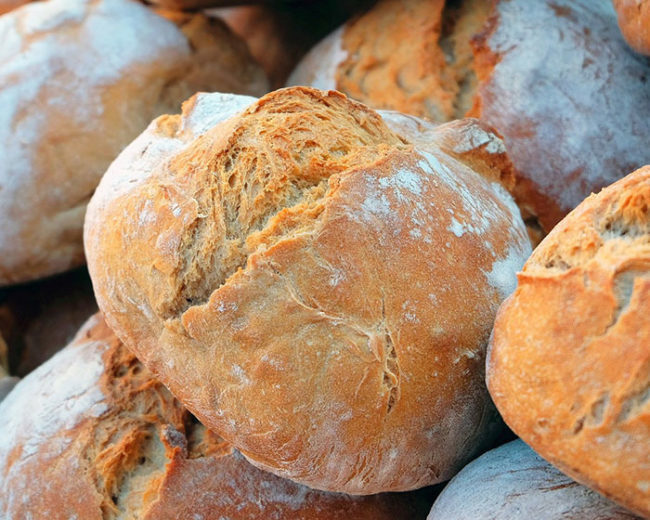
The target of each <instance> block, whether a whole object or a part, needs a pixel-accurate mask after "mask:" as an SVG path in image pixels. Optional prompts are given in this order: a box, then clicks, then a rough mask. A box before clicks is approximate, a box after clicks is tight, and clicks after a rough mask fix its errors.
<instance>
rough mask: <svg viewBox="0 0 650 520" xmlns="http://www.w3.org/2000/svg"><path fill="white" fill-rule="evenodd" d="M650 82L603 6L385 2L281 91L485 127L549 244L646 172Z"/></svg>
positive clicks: (585, 2)
mask: <svg viewBox="0 0 650 520" xmlns="http://www.w3.org/2000/svg"><path fill="white" fill-rule="evenodd" d="M639 2H640V0H632V1H630V2H621V4H625V3H627V4H639ZM641 4H643V2H642V1H641ZM645 5H646V7H647V6H648V4H647V3H646V4H645ZM640 8H641V9H645V8H644V7H642V6H640ZM635 10H636V6H631V7H630V11H635ZM643 16H644V15H639V19H642V18H643ZM645 20H646V23H645V25H644V23H643V22H640V23H639V25H640V27H643V31H646V34H647V32H648V31H650V25H649V24H648V22H647V20H648V19H647V17H646V18H645ZM649 78H650V66H649V64H648V62H647V60H644V59H642V58H641V57H640V56H638V55H635V54H634V53H633V52H630V51H629V49H628V48H627V46H626V44H625V42H624V41H623V39H622V38H621V35H620V33H619V30H618V27H617V25H616V14H615V12H614V9H613V8H612V5H611V3H610V2H609V0H559V1H558V0H542V1H535V2H530V1H527V0H499V1H496V2H488V1H484V0H466V1H463V2H445V1H444V0H407V1H402V0H381V1H379V2H378V3H377V4H376V5H375V7H373V8H372V9H371V10H370V11H368V12H367V13H366V14H365V15H363V16H362V17H359V18H357V19H354V20H352V21H350V22H348V23H347V24H345V25H344V26H343V27H341V28H340V29H338V30H337V31H335V32H334V33H332V34H331V35H330V36H329V37H327V38H326V39H325V40H323V41H322V42H321V43H320V44H319V45H318V46H316V47H315V48H314V49H313V51H311V53H310V54H309V55H307V57H306V58H305V59H304V61H303V62H302V63H301V64H300V65H298V67H297V68H296V70H295V71H294V73H293V74H292V77H290V79H289V83H290V84H307V85H313V86H317V87H319V88H336V89H339V90H341V91H342V92H345V93H346V94H348V95H350V96H352V97H354V98H356V99H359V100H360V101H363V102H364V103H367V104H369V105H370V106H373V107H376V108H384V109H386V108H387V109H392V110H401V111H405V112H409V113H413V114H416V115H419V116H424V117H428V118H431V119H433V120H435V121H448V120H450V119H453V118H458V117H463V116H472V117H479V118H481V119H483V120H484V121H486V122H487V123H489V124H490V125H492V126H494V127H495V128H497V129H498V131H499V132H500V133H501V134H502V135H503V138H504V142H505V144H506V146H507V148H508V152H509V154H510V157H511V158H512V161H513V163H514V165H515V168H516V170H517V185H516V187H515V192H514V193H515V196H516V198H517V201H518V203H519V205H520V207H521V208H522V213H523V214H524V217H529V216H530V217H531V219H532V220H531V224H534V225H535V226H539V227H540V231H541V232H542V234H545V233H548V232H549V231H550V230H551V228H552V227H553V226H554V225H555V224H557V222H558V221H559V220H560V219H561V218H562V217H563V216H564V215H566V214H567V213H568V211H570V210H571V209H573V208H575V207H576V206H577V205H578V203H579V202H580V201H582V199H584V198H585V197H586V196H587V195H589V193H590V192H591V191H597V190H599V189H601V188H603V187H604V186H607V185H608V184H611V183H612V182H614V181H615V180H617V179H619V178H621V177H623V176H624V175H626V174H627V173H629V172H630V171H632V170H633V169H635V168H638V167H640V166H642V165H644V164H646V163H648V162H650V152H649V151H648V147H647V146H646V143H647V136H648V134H650V119H649V118H648V117H647V114H648V113H650V88H648V81H649Z"/></svg>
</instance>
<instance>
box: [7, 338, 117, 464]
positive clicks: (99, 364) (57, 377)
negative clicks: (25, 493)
mask: <svg viewBox="0 0 650 520" xmlns="http://www.w3.org/2000/svg"><path fill="white" fill-rule="evenodd" d="M105 349H106V344H104V343H100V342H87V343H85V344H81V345H74V346H69V347H66V348H64V349H63V350H62V351H60V352H59V353H57V354H56V355H55V356H54V357H52V358H51V359H50V360H49V361H47V362H46V363H44V364H43V365H41V366H40V367H39V368H37V369H36V370H34V372H32V373H31V374H29V375H28V376H27V377H25V379H23V380H22V381H21V382H20V383H18V385H16V387H15V388H14V390H13V392H11V393H10V394H9V396H7V398H6V399H5V400H4V401H3V402H2V403H1V404H0V423H2V435H1V436H0V471H2V472H4V470H3V468H4V465H5V464H6V462H7V457H8V455H9V453H10V452H11V450H12V449H13V448H15V447H16V446H19V445H22V446H23V456H29V455H32V454H34V453H36V452H37V451H38V450H40V449H41V447H42V446H43V445H47V446H48V450H49V451H50V453H52V452H53V451H54V449H56V450H58V452H60V451H62V450H63V449H65V447H66V445H67V442H68V441H67V440H65V441H64V440H61V439H59V441H58V444H53V442H54V437H55V436H57V435H58V434H59V433H61V432H65V431H66V430H70V429H72V428H74V427H75V426H76V425H77V424H79V422H81V421H82V420H83V419H84V418H86V417H99V416H100V415H102V414H103V413H104V412H105V411H106V409H107V405H106V403H105V402H104V399H105V396H104V394H103V393H102V391H101V389H100V388H99V386H98V384H97V383H98V381H99V378H100V376H101V375H102V373H103V372H104V363H103V360H102V353H103V352H104V350H105ZM27 410H28V411H29V413H26V411H27Z"/></svg>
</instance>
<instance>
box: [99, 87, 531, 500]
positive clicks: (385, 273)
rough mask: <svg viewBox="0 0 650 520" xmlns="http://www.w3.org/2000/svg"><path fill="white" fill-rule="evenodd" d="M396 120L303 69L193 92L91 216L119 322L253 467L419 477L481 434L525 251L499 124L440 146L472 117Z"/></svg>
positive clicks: (107, 300) (358, 489)
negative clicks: (268, 82)
mask: <svg viewBox="0 0 650 520" xmlns="http://www.w3.org/2000/svg"><path fill="white" fill-rule="evenodd" d="M215 99H216V101H214V100H215ZM249 104H250V106H248V108H245V107H246V106H247V105H249ZM237 112H239V114H237ZM214 114H216V115H214ZM235 114H237V115H235ZM228 116H234V117H230V118H229V119H228V118H227V117H228ZM211 117H215V118H216V122H213V123H212V124H205V123H204V122H202V121H210V118H211ZM395 119H396V116H394V115H393V116H388V115H384V118H382V117H380V116H379V115H378V114H377V113H376V112H374V111H372V110H370V109H368V108H367V107H365V106H363V105H361V104H359V103H356V102H353V101H350V100H348V99H347V98H345V97H344V96H342V95H341V94H339V93H337V92H321V91H318V90H314V89H307V88H293V89H284V90H280V91H276V92H273V93H271V94H269V95H267V96H265V97H264V98H262V99H260V100H259V101H257V102H254V103H253V102H252V101H248V102H245V103H244V102H240V101H237V98H224V97H223V96H220V97H217V98H212V97H210V96H207V95H206V96H199V97H195V98H194V99H193V100H190V101H189V102H188V103H186V105H185V106H184V114H183V115H182V116H169V117H166V118H161V119H159V120H158V121H157V122H155V123H154V124H153V125H152V126H151V127H150V128H149V130H148V131H147V132H146V133H145V134H143V135H142V136H141V137H140V138H139V139H138V141H136V142H135V143H133V144H132V145H131V146H130V147H129V148H127V150H125V152H124V154H123V155H122V156H121V157H120V158H119V159H118V160H117V161H116V163H114V165H113V168H112V169H111V171H110V172H109V173H108V174H107V175H106V176H105V177H104V179H103V180H102V185H101V187H100V188H99V189H98V190H97V192H96V194H95V197H94V198H93V202H92V204H91V206H90V210H89V212H88V215H87V219H86V226H87V227H86V247H87V254H88V258H89V266H90V269H91V276H92V278H93V283H94V286H95V290H96V293H97V296H98V300H99V303H100V307H101V308H102V309H103V310H104V312H106V314H107V320H108V321H109V323H110V324H111V326H112V327H113V329H114V330H115V331H116V333H118V334H119V335H120V336H121V337H122V338H124V340H125V341H126V342H127V343H128V345H129V346H130V347H131V348H133V349H135V350H136V352H137V353H138V356H139V357H140V359H142V360H143V362H144V363H145V364H146V365H147V366H149V367H150V368H151V369H152V370H153V371H154V372H156V374H157V375H158V376H159V377H161V379H162V380H164V381H165V383H166V384H167V385H168V386H169V387H170V388H171V389H172V391H173V392H174V394H175V395H177V396H178V397H179V399H181V400H182V401H183V402H184V403H185V404H186V405H187V406H188V408H190V409H191V410H192V411H193V413H195V414H196V415H197V416H198V417H199V418H200V419H201V420H202V421H203V422H204V423H205V424H206V425H208V426H209V427H210V428H211V429H213V430H215V431H217V432H219V433H220V434H221V435H222V436H223V437H224V438H226V439H228V440H229V441H231V442H233V444H235V445H236V446H237V447H238V448H239V449H241V450H242V451H243V452H244V453H245V455H246V456H247V457H248V458H249V459H250V460H252V461H254V463H255V464H256V465H259V466H260V467H263V468H265V469H269V470H271V471H273V472H275V473H277V474H279V475H282V476H287V477H289V478H292V479H295V480H296V481H299V482H302V483H307V484H308V485H310V486H312V487H317V488H321V489H328V490H337V491H345V492H352V493H357V494H368V493H375V492H379V491H382V490H403V489H409V488H414V487H420V486H424V485H427V484H431V483H433V482H437V481H440V480H444V479H445V478H448V477H449V476H450V475H452V474H453V473H454V472H455V471H457V470H458V469H459V468H460V467H461V466H462V464H463V462H464V461H466V460H468V458H470V457H471V456H472V455H473V454H474V453H476V452H477V451H478V450H480V449H481V447H482V446H484V445H485V444H486V443H487V442H489V438H490V437H491V435H492V433H491V427H492V426H491V425H493V420H494V416H493V414H492V409H491V405H490V403H489V401H487V400H486V398H485V397H486V394H485V392H484V388H483V382H482V379H483V345H484V344H485V342H486V340H487V336H488V335H489V331H490V328H491V325H492V320H493V313H494V311H495V310H496V307H497V306H498V304H499V303H500V301H501V299H502V298H503V297H504V295H505V294H504V293H507V292H508V290H509V285H510V284H511V283H512V282H514V277H513V274H514V271H516V269H517V268H518V266H519V265H521V264H518V262H521V261H522V260H523V258H525V256H526V255H527V254H528V251H529V249H528V248H529V245H528V242H527V239H526V237H525V233H524V230H523V225H522V223H521V220H520V218H519V214H518V210H517V208H516V206H515V205H514V203H512V200H511V199H510V198H509V197H508V195H507V193H506V192H505V190H503V188H502V187H501V186H500V185H499V184H498V183H497V182H494V181H495V178H496V177H495V176H494V172H491V170H490V168H491V166H490V165H489V161H487V160H486V159H485V157H484V156H485V155H486V150H487V149H488V148H489V147H490V146H493V147H496V149H494V150H493V152H494V153H495V156H497V157H501V159H503V157H502V152H503V150H502V146H503V145H502V143H501V142H500V141H499V140H498V139H497V138H496V137H495V136H493V135H492V136H491V137H488V138H487V140H484V138H485V130H484V129H483V128H481V127H480V126H479V125H477V124H475V123H471V122H470V123H464V124H466V125H469V126H470V127H472V128H474V129H475V130H476V135H477V136H478V140H477V141H476V142H474V141H473V140H472V139H468V141H469V142H468V143H465V142H460V141H459V142H458V143H457V145H458V146H459V150H458V151H457V152H455V154H456V155H454V154H451V153H445V151H444V150H445V149H446V148H449V146H450V143H449V141H448V137H449V135H450V134H453V133H457V134H458V135H465V136H468V137H469V136H470V135H471V133H469V132H465V131H461V129H460V128H459V127H458V126H455V127H453V129H449V128H447V129H445V128H444V127H441V128H439V129H432V127H431V125H428V124H427V123H426V122H418V121H417V120H415V119H414V118H412V117H411V118H408V117H405V116H400V117H397V119H399V121H398V122H395ZM389 120H390V122H389ZM217 122H218V123H219V124H217ZM472 125H473V126H472ZM399 128H402V130H401V131H400V130H398V131H395V129H399ZM417 128H424V129H426V131H427V132H429V133H428V134H427V136H428V137H427V138H426V139H425V138H422V139H418V138H414V137H413V135H415V134H417V133H418V132H417V131H414V130H413V129H417ZM197 129H198V130H197ZM163 136H164V138H163ZM438 140H440V141H441V143H442V144H440V145H438V144H437V141H438ZM497 141H498V143H499V144H498V145H497ZM163 145H164V146H163ZM461 145H462V146H461ZM471 149H475V151H476V155H475V162H476V163H481V164H482V165H483V168H484V170H485V173H486V177H487V178H488V180H486V179H483V178H481V177H480V176H479V175H477V174H476V172H474V171H472V170H471V169H470V168H469V167H468V166H467V165H466V164H464V163H463V162H461V161H465V162H471V161H470V157H471V156H472V154H471V153H470V150H471ZM456 156H457V157H459V158H460V160H459V159H456V158H455V157H456ZM481 157H482V159H479V158H481ZM145 171H146V172H147V174H146V175H142V174H141V173H140V172H145ZM490 176H492V177H490ZM109 222H110V223H111V224H110V225H106V224H107V223H109ZM513 224H514V226H513ZM127 237H128V238H127ZM452 278H453V279H454V284H453V287H454V290H453V291H452V290H449V287H450V283H451V282H450V279H452ZM467 302H471V305H469V306H468V304H467ZM459 316H462V318H458V317H459Z"/></svg>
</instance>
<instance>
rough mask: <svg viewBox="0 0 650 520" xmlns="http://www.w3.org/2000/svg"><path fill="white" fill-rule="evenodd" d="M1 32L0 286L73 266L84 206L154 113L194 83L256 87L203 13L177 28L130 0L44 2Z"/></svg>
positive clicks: (241, 53)
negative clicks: (118, 157) (123, 149)
mask: <svg viewBox="0 0 650 520" xmlns="http://www.w3.org/2000/svg"><path fill="white" fill-rule="evenodd" d="M0 35H1V38H2V41H3V44H2V46H1V47H0V64H1V65H0V105H1V106H3V107H7V108H6V109H5V110H4V112H3V118H2V120H1V121H0V143H1V146H0V156H2V157H3V158H4V160H3V162H2V165H0V220H2V222H3V223H4V225H3V226H1V227H0V285H7V284H13V283H17V282H21V281H26V280H31V279H36V278H40V277H44V276H46V275H49V274H54V273H57V272H61V271H65V270H67V269H70V268H72V267H74V266H78V265H80V264H82V263H83V246H82V239H81V235H82V226H83V215H84V212H85V209H86V203H87V201H88V199H89V198H90V196H91V195H92V192H93V190H94V189H95V187H96V185H97V182H98V180H99V178H100V176H101V175H102V174H103V173H104V171H105V169H106V167H107V166H108V165H109V164H110V162H111V161H112V160H113V159H114V158H115V155H116V154H117V153H119V151H120V150H121V149H122V148H123V147H124V146H125V145H126V144H127V143H128V142H129V141H131V140H132V139H133V138H134V137H135V136H136V135H137V134H138V132H140V131H142V129H143V128H145V127H146V125H147V124H148V122H149V121H151V119H152V118H154V117H156V116H157V115H159V114H162V113H165V112H169V111H173V110H176V109H177V107H178V105H179V104H180V102H181V101H182V100H184V99H186V98H187V97H188V96H190V95H192V94H193V93H194V92H196V91H197V90H226V91H236V92H251V93H261V92H264V91H265V80H264V78H263V72H262V71H261V69H259V67H257V66H256V65H255V64H254V63H253V61H252V58H251V57H250V55H249V53H248V51H247V50H246V48H245V45H243V44H242V43H241V42H239V41H238V40H237V39H236V37H235V36H234V35H233V34H232V33H230V31H229V30H228V29H227V28H226V27H225V26H224V25H223V24H222V23H221V22H208V21H207V19H206V18H205V17H204V16H203V15H193V16H191V17H189V20H188V21H186V22H184V23H183V24H182V27H181V28H180V30H179V28H178V27H176V26H175V25H174V24H172V23H171V22H169V21H167V20H165V19H163V18H161V17H159V16H157V15H155V14H153V13H152V12H151V11H150V10H148V9H147V8H145V7H144V6H142V5H141V4H139V3H138V2H133V1H130V0H78V1H68V0H52V1H48V2H38V3H34V4H30V5H26V6H23V7H21V8H20V9H16V10H15V11H13V12H11V13H8V14H6V15H3V16H2V17H1V18H0ZM29 208H38V211H31V210H30V209H29Z"/></svg>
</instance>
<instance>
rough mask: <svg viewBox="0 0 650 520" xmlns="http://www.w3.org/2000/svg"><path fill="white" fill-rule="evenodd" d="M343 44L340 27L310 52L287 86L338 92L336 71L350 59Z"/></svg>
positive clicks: (291, 76) (341, 28)
mask: <svg viewBox="0 0 650 520" xmlns="http://www.w3.org/2000/svg"><path fill="white" fill-rule="evenodd" d="M342 42H343V27H339V28H338V29H336V30H335V31H334V32H332V33H330V34H329V35H328V36H326V37H325V38H324V39H323V40H321V41H320V42H319V43H318V44H317V45H316V46H315V47H314V48H313V49H312V50H311V51H309V53H308V54H307V55H306V56H305V57H304V58H303V59H302V61H301V62H300V63H299V64H298V66H297V67H296V68H295V69H294V71H293V72H292V73H291V75H290V76H289V79H288V80H287V86H288V87H290V86H296V85H305V86H310V87H315V88H319V89H321V90H336V89H337V82H336V70H337V69H338V66H339V65H340V64H341V63H343V62H344V61H345V60H346V59H347V57H348V53H347V52H346V51H345V50H343V45H342Z"/></svg>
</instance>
